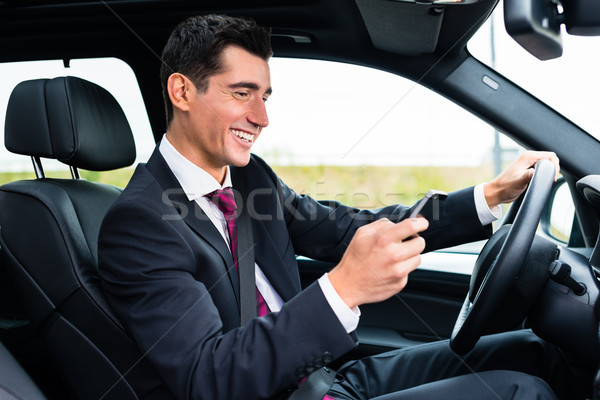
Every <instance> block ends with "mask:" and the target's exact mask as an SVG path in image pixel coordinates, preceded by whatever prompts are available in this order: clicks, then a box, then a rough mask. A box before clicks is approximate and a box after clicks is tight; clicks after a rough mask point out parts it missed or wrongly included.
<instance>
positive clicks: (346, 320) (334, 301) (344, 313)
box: [318, 274, 360, 333]
mask: <svg viewBox="0 0 600 400" xmlns="http://www.w3.org/2000/svg"><path fill="white" fill-rule="evenodd" d="M318 282H319V286H321V290H322V291H323V295H324V296H325V298H326V299H327V302H328V303H329V306H330V307H331V309H332V310H333V312H334V313H335V315H336V316H337V317H338V319H339V320H340V323H341V324H342V326H343V327H344V329H346V332H348V333H350V332H354V331H355V330H356V328H357V327H358V321H359V320H360V310H359V309H358V307H354V308H350V307H348V306H347V305H346V303H345V302H344V300H342V298H341V297H340V295H339V294H338V293H337V292H336V291H335V289H334V287H333V285H332V284H331V281H330V280H329V277H328V276H327V274H325V275H323V276H322V277H321V278H319V281H318Z"/></svg>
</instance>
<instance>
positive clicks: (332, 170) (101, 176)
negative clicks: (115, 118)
mask: <svg viewBox="0 0 600 400" xmlns="http://www.w3.org/2000/svg"><path fill="white" fill-rule="evenodd" d="M273 169H274V170H275V172H277V174H278V175H279V176H280V177H281V179H282V180H283V181H284V182H286V183H287V184H288V185H289V186H291V187H292V188H293V189H294V190H295V191H296V192H298V193H303V194H307V195H310V196H312V197H314V198H316V199H318V200H337V201H340V202H342V203H344V204H348V205H351V206H355V207H360V208H376V207H381V206H385V205H389V204H396V203H401V204H407V205H410V204H412V203H414V202H415V201H416V200H418V199H419V198H420V197H421V196H423V194H425V193H427V191H428V190H429V189H439V190H444V191H447V192H449V191H452V190H456V189H460V188H463V187H467V186H471V185H474V184H477V183H480V182H483V181H487V180H490V179H491V178H492V167H491V165H490V166H481V167H414V166H413V167H411V166H398V167H397V166H390V167H380V166H350V167H346V166H327V165H319V166H273ZM80 174H81V177H82V178H84V179H87V180H91V181H98V182H103V183H107V184H110V185H115V186H118V187H124V186H125V185H126V184H127V182H128V181H129V179H130V178H131V175H132V174H133V168H124V169H120V170H116V171H110V172H95V171H80ZM47 176H48V177H52V178H70V174H69V172H68V171H60V172H48V173H47ZM33 178H34V175H33V173H25V172H23V173H9V172H5V173H0V183H6V182H10V181H14V180H20V179H33Z"/></svg>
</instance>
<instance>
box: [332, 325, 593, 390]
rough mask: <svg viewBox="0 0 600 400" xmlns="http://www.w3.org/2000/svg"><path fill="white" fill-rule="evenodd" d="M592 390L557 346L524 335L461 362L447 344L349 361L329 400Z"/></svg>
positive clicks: (480, 347) (483, 346) (491, 344)
mask: <svg viewBox="0 0 600 400" xmlns="http://www.w3.org/2000/svg"><path fill="white" fill-rule="evenodd" d="M526 374H527V375H526ZM548 385H549V387H550V388H551V389H552V390H550V389H549V387H548ZM591 387H592V371H587V370H582V371H579V370H576V369H574V367H572V366H571V365H570V364H569V363H568V362H567V361H566V359H565V357H564V356H563V354H562V353H561V351H560V350H559V349H558V348H557V347H556V346H554V345H552V344H550V343H548V342H546V341H544V340H542V339H540V338H538V337H537V336H536V335H534V334H533V333H532V332H531V331H529V330H520V331H512V332H507V333H501V334H496V335H489V336H484V337H482V338H481V339H480V340H479V342H478V344H477V345H476V346H475V348H474V349H473V350H471V351H470V352H469V353H467V354H465V355H462V356H461V355H457V354H455V353H454V352H452V351H451V350H450V346H449V342H448V341H447V340H446V341H439V342H433V343H427V344H423V345H419V346H413V347H407V348H404V349H400V350H396V351H391V352H387V353H382V354H379V355H375V356H370V357H366V358H363V359H360V360H355V361H350V362H348V363H346V364H344V365H343V366H342V367H341V368H340V369H339V371H338V375H337V378H336V382H335V383H334V385H333V387H332V388H331V390H330V392H329V395H330V396H331V397H333V398H334V399H340V400H349V399H351V400H365V399H377V400H384V399H385V400H392V399H393V400H405V399H406V400H408V399H411V400H433V399H436V400H438V399H444V400H453V399H455V400H470V399H473V400H475V399H477V400H486V399H490V400H498V399H502V400H504V399H515V400H516V399H523V400H524V399H540V400H541V399H544V400H545V399H556V398H558V399H561V400H577V399H585V398H586V397H588V396H590V394H591ZM553 392H554V394H555V395H556V397H555V396H554V394H553Z"/></svg>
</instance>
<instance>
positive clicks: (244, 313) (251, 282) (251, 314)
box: [237, 210, 257, 326]
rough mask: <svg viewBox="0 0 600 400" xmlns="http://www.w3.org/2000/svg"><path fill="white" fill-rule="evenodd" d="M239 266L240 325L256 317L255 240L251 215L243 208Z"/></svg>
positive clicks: (238, 245)
mask: <svg viewBox="0 0 600 400" xmlns="http://www.w3.org/2000/svg"><path fill="white" fill-rule="evenodd" d="M237 224H238V241H237V252H238V267H239V275H240V325H241V326H243V325H245V324H246V323H247V322H248V321H250V320H251V319H252V318H256V315H257V314H256V278H255V276H254V240H253V237H252V225H251V221H250V215H249V213H248V212H246V211H245V210H243V211H242V212H241V213H240V215H239V217H238V221H237Z"/></svg>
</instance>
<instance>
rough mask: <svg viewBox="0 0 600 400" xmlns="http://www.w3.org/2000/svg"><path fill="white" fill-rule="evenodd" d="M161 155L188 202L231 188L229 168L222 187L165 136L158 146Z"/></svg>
mask: <svg viewBox="0 0 600 400" xmlns="http://www.w3.org/2000/svg"><path fill="white" fill-rule="evenodd" d="M158 150H159V151H160V154H161V155H162V156H163V158H164V159H165V161H166V162H167V165H168V166H169V168H171V171H173V174H174V175H175V178H177V180H178V181H179V184H180V185H181V187H182V189H183V191H184V193H185V194H186V196H187V198H188V200H190V201H192V200H196V199H197V198H199V197H202V196H204V195H206V194H208V193H210V192H213V191H215V190H217V189H224V188H226V187H231V186H232V185H231V174H230V172H229V166H227V169H226V171H225V180H224V181H223V185H221V184H220V183H219V182H218V181H217V180H216V179H215V178H213V177H212V176H211V175H210V174H209V173H208V172H206V171H205V170H203V169H202V168H200V167H198V166H197V165H196V164H194V163H193V162H191V161H190V160H188V159H187V158H185V157H184V156H183V155H182V154H181V153H180V152H179V151H177V149H175V147H173V145H172V144H171V143H170V142H169V140H168V139H167V135H166V134H165V135H163V137H162V140H161V141H160V144H159V146H158Z"/></svg>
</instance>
